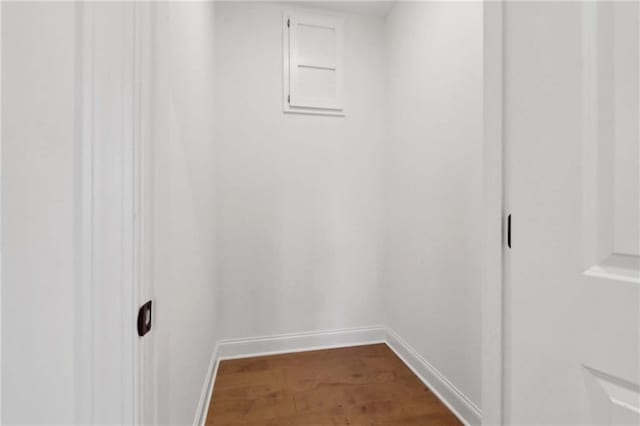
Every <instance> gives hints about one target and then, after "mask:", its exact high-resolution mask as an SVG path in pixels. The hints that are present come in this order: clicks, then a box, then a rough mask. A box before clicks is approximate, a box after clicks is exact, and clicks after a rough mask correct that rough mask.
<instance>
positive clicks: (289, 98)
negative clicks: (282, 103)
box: [287, 95, 291, 105]
mask: <svg viewBox="0 0 640 426" xmlns="http://www.w3.org/2000/svg"><path fill="white" fill-rule="evenodd" d="M287 103H289V105H291V95H287Z"/></svg>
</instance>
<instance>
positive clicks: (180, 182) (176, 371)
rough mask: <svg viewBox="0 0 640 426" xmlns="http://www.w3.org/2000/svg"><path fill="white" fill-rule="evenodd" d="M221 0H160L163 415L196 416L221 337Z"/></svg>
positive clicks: (158, 227) (157, 227)
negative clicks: (217, 57) (217, 17)
mask: <svg viewBox="0 0 640 426" xmlns="http://www.w3.org/2000/svg"><path fill="white" fill-rule="evenodd" d="M213 6H214V5H213V3H211V2H175V3H159V4H158V5H157V9H156V15H155V19H154V26H155V27H154V29H155V30H154V35H153V37H154V43H155V49H154V52H155V59H154V62H153V66H152V68H153V69H154V70H155V75H154V78H155V81H154V87H153V89H152V90H151V105H152V107H153V109H152V112H153V118H152V120H153V121H152V123H153V124H152V126H151V133H150V135H149V137H150V140H151V143H152V144H153V148H154V149H153V157H152V158H149V159H148V162H147V165H152V167H153V173H152V175H153V177H152V178H151V179H152V182H150V186H151V188H153V190H152V193H151V196H152V198H153V200H152V206H153V207H152V219H151V221H152V222H153V225H152V226H153V229H154V231H153V232H152V234H153V241H152V244H151V248H152V249H151V253H150V254H151V255H152V256H153V266H152V273H151V277H150V279H151V280H152V283H153V286H154V289H153V290H154V292H155V295H154V297H153V298H154V300H155V302H156V304H155V306H154V311H155V314H154V318H155V323H154V330H153V332H152V334H154V335H153V336H152V337H153V339H154V345H155V347H154V349H153V351H154V353H155V357H156V358H155V363H156V369H155V372H156V373H155V374H156V375H155V380H156V384H155V390H156V392H157V394H156V397H155V398H156V400H155V406H156V409H157V413H155V416H156V418H155V421H151V423H155V424H192V422H193V421H194V414H195V413H196V408H197V405H198V400H199V399H200V394H201V392H202V389H203V385H204V381H205V378H206V376H207V369H208V367H209V361H210V358H211V354H212V352H213V348H214V345H215V341H216V339H217V337H218V332H217V331H216V320H215V314H216V311H217V307H216V301H217V300H218V296H217V294H216V288H217V281H216V253H215V248H216V247H215V238H216V237H215V219H216V203H215V202H214V198H215V186H216V178H215V176H214V170H215V169H216V167H217V166H216V158H215V155H214V126H213V118H214V116H215V110H214V107H213V106H214V100H215V94H214V91H213V80H214V71H215V70H214V65H213V64H214V55H213V42H214V7H213Z"/></svg>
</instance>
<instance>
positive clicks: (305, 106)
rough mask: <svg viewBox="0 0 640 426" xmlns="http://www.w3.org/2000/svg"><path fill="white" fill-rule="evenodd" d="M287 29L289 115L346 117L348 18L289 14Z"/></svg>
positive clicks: (285, 19) (286, 103) (306, 13)
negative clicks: (345, 83)
mask: <svg viewBox="0 0 640 426" xmlns="http://www.w3.org/2000/svg"><path fill="white" fill-rule="evenodd" d="M284 25H285V36H284V56H285V58H284V77H285V78H284V86H285V93H284V97H285V98H284V109H285V111H287V112H303V113H312V114H313V113H318V114H327V113H330V114H336V113H339V114H340V113H342V111H343V109H344V107H343V74H344V65H343V64H344V59H343V56H344V18H343V17H342V16H337V15H325V14H321V13H313V12H307V11H285V13H284Z"/></svg>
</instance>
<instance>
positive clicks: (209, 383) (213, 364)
mask: <svg viewBox="0 0 640 426" xmlns="http://www.w3.org/2000/svg"><path fill="white" fill-rule="evenodd" d="M219 365H220V359H219V357H218V344H216V345H215V347H214V348H213V353H212V354H211V360H210V361H209V368H208V369H207V376H206V377H205V379H204V384H203V385H202V392H201V393H200V401H198V408H196V416H195V418H194V420H193V424H194V425H195V426H204V424H205V421H206V420H207V413H208V412H209V403H211V395H212V394H213V384H214V382H215V380H216V375H217V374H218V366H219Z"/></svg>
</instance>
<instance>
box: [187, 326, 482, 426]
mask: <svg viewBox="0 0 640 426" xmlns="http://www.w3.org/2000/svg"><path fill="white" fill-rule="evenodd" d="M377 343H385V344H386V345H387V346H389V348H390V349H391V350H392V351H393V352H394V353H395V354H396V355H397V356H398V358H400V359H401V360H402V361H403V362H404V363H405V364H406V365H407V367H408V368H409V369H410V370H411V371H413V373H414V374H415V375H416V376H417V377H418V378H419V379H420V380H421V381H422V382H423V383H424V384H425V385H426V386H427V387H428V388H429V389H431V391H432V392H433V393H434V394H435V395H436V396H437V397H438V398H439V399H440V401H442V403H443V404H444V405H446V406H447V407H448V408H449V410H451V412H452V413H453V414H455V415H456V416H457V417H458V418H459V419H460V421H462V422H463V423H464V424H466V425H480V424H481V423H482V414H481V411H480V409H479V408H478V407H477V406H476V405H475V404H474V403H473V402H472V401H471V400H470V399H469V398H468V397H467V396H466V395H465V394H464V393H462V392H461V391H460V390H459V389H457V388H456V387H455V386H454V385H453V384H452V383H451V382H450V381H449V380H447V378H446V377H445V376H444V375H443V374H442V373H440V372H439V371H438V370H437V369H436V368H435V367H434V366H432V365H431V364H430V363H429V362H428V361H427V360H425V359H424V358H423V357H422V356H420V354H418V352H416V351H415V350H414V349H413V348H412V347H411V346H409V344H408V343H407V342H405V341H404V340H403V339H402V338H401V337H400V336H398V334H396V333H395V332H394V331H393V330H391V329H390V328H388V327H385V326H381V325H380V326H373V327H361V328H348V329H340V330H325V331H316V332H307V333H291V334H282V335H275V336H264V337H254V338H247V339H229V340H220V341H218V342H217V343H216V346H215V348H214V350H213V353H212V355H211V361H210V362H209V368H208V370H207V375H206V377H205V380H204V383H203V387H202V392H201V394H200V400H199V402H198V407H197V409H196V413H195V417H194V422H193V424H194V425H195V426H204V424H205V421H206V417H207V413H208V411H209V403H210V401H211V396H212V394H213V385H214V383H215V378H216V375H217V373H218V367H219V365H220V362H221V361H224V360H229V359H239V358H250V357H257V356H265V355H276V354H282V353H294V352H306V351H313V350H321V349H334V348H343V347H353V346H362V345H371V344H377Z"/></svg>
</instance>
